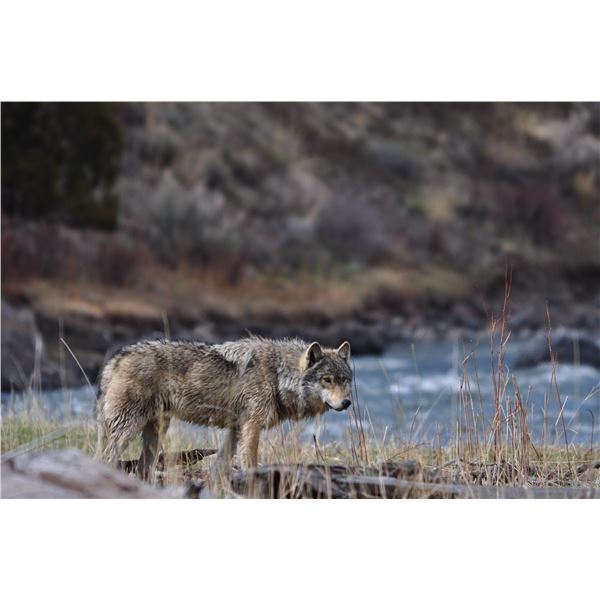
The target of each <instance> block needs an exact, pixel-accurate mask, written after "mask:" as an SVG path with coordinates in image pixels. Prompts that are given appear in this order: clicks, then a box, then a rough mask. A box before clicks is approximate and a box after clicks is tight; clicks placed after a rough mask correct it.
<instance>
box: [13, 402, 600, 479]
mask: <svg viewBox="0 0 600 600" xmlns="http://www.w3.org/2000/svg"><path fill="white" fill-rule="evenodd" d="M459 429H460V427H458V426H457V431H458V430H459ZM301 433H302V426H301V425H295V426H292V427H291V428H290V429H289V430H288V431H284V430H283V429H275V430H272V431H269V432H265V433H263V436H262V443H261V447H260V456H259V464H261V465H274V464H278V465H297V464H306V465H308V464H328V465H344V466H347V467H356V468H358V469H375V470H377V472H378V473H381V474H389V472H390V471H394V469H396V468H399V469H400V470H402V469H407V465H408V471H409V472H408V474H407V473H404V475H403V476H406V475H407V476H408V477H409V478H410V479H412V480H417V481H436V482H442V483H453V484H459V485H465V484H467V485H471V486H472V485H482V486H489V485H507V486H521V487H546V486H579V487H599V486H600V468H599V467H600V453H599V452H598V451H597V450H594V449H593V448H592V449H590V447H582V446H577V445H573V444H571V445H569V446H556V445H547V446H544V447H540V446H534V445H533V444H529V448H528V449H527V450H526V454H527V455H528V456H527V459H525V456H524V454H523V448H520V449H518V448H517V447H516V445H515V444H509V445H508V446H507V447H503V449H502V456H500V457H499V458H496V457H495V455H494V447H493V436H492V437H491V438H490V441H491V443H490V444H488V445H486V444H483V443H482V444H480V445H478V446H477V447H475V445H474V444H473V443H472V444H471V447H470V448H469V451H468V452H467V451H466V448H467V445H468V443H467V439H466V437H465V436H458V437H456V439H455V440H453V441H452V442H449V443H447V444H445V445H439V444H438V443H437V442H436V440H430V441H422V442H419V443H416V444H410V445H409V444H407V443H406V442H404V441H403V440H401V439H397V438H395V437H386V439H376V437H375V436H374V435H372V434H371V435H367V434H365V433H364V432H363V431H361V428H360V426H358V427H356V424H353V426H352V427H349V428H348V431H347V435H346V436H345V438H344V439H342V440H340V441H336V442H332V443H325V444H321V443H318V442H317V441H316V440H315V441H313V443H312V444H311V443H307V442H306V441H305V442H304V443H303V442H302V440H301ZM219 440H220V434H219V433H218V432H217V431H214V430H206V429H200V428H199V429H198V430H197V431H196V430H195V431H191V430H190V429H188V428H182V427H179V426H178V425H177V423H174V426H172V427H171V429H170V430H169V433H168V435H167V438H166V439H165V442H164V446H163V449H164V451H165V452H166V453H176V452H179V451H182V450H191V449H194V448H216V447H217V446H218V444H219ZM471 442H473V438H472V437H471ZM95 445H96V429H95V423H94V422H93V421H91V420H85V421H72V422H64V421H58V420H52V419H48V418H44V417H43V416H41V415H40V414H35V412H29V413H23V414H19V415H16V414H13V415H7V416H5V417H4V418H3V419H2V425H1V450H2V455H3V456H7V455H11V454H13V453H20V452H26V451H30V450H46V449H59V448H68V447H75V448H78V449H80V450H82V451H83V452H85V453H87V454H90V455H93V453H94V450H95ZM140 449H141V448H140V441H139V440H135V441H134V442H132V444H130V446H129V448H128V449H127V450H126V452H125V454H124V456H123V458H124V459H126V460H127V459H136V458H137V457H138V456H139V453H140ZM213 460H214V457H207V458H205V459H204V460H202V461H200V462H196V463H194V464H183V465H182V464H175V463H169V462H167V464H166V465H165V469H164V471H163V472H161V473H160V479H161V481H162V483H163V485H178V484H182V483H185V482H196V483H198V482H206V481H207V480H209V478H210V475H209V468H210V465H211V464H212V461H213ZM398 465H400V466H398ZM221 491H223V490H221Z"/></svg>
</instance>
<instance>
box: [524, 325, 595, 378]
mask: <svg viewBox="0 0 600 600" xmlns="http://www.w3.org/2000/svg"><path fill="white" fill-rule="evenodd" d="M552 351H553V353H554V355H555V356H556V360H557V362H559V363H566V364H573V363H574V362H577V361H579V363H581V364H582V365H591V366H592V367H596V368H597V369H600V346H598V344H596V342H595V341H594V340H593V339H592V338H591V337H589V336H587V335H585V334H583V333H581V332H577V331H573V330H568V329H565V330H558V331H557V332H556V333H554V334H553V335H552ZM550 361H551V357H550V350H549V348H548V339H547V337H546V335H544V334H543V333H541V332H540V333H539V334H538V335H536V336H535V337H534V338H533V339H531V340H529V341H528V342H525V343H524V344H523V346H522V347H521V348H520V350H519V353H518V355H517V358H516V360H515V363H514V368H516V369H521V368H525V367H533V366H535V365H538V364H540V363H543V362H550Z"/></svg>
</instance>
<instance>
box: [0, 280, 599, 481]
mask: <svg viewBox="0 0 600 600" xmlns="http://www.w3.org/2000/svg"><path fill="white" fill-rule="evenodd" d="M511 283H512V281H511V273H510V272H509V271H507V273H506V280H505V294H504V299H503V303H502V308H501V310H500V314H499V315H498V316H495V315H490V351H489V360H490V363H491V365H492V378H493V381H494V386H493V392H492V396H491V397H483V396H482V394H481V386H480V381H479V376H478V371H477V357H476V356H475V352H472V353H470V354H465V356H464V360H463V363H462V364H463V376H462V380H461V388H460V393H459V398H458V400H459V402H458V407H459V409H458V413H457V414H456V418H455V421H454V423H452V424H451V426H452V431H453V435H452V436H450V438H449V439H448V438H446V441H442V435H441V434H440V433H438V435H437V437H436V438H434V439H429V440H423V439H419V440H417V441H414V440H413V439H412V438H413V435H412V429H411V435H409V436H407V437H404V438H398V437H396V436H393V435H388V434H387V433H386V434H383V435H381V436H379V435H378V434H377V433H376V429H375V428H374V427H373V424H372V422H371V421H370V418H369V413H368V410H367V407H365V406H362V405H361V401H360V398H359V396H358V393H357V391H356V390H355V393H354V402H353V404H352V408H351V409H350V411H349V412H348V413H347V416H348V426H347V429H346V435H345V436H344V437H343V439H341V440H339V441H336V442H332V443H325V444H323V443H320V442H319V440H318V439H317V438H316V437H314V438H313V440H312V442H306V436H304V435H303V427H304V425H303V424H302V423H293V424H290V425H289V426H285V427H283V426H282V427H280V428H275V429H274V430H271V431H269V432H266V433H263V438H262V440H263V441H262V444H261V446H260V457H259V462H260V463H261V464H263V465H267V464H280V465H282V464H284V465H293V464H315V463H318V464H329V465H347V466H351V467H357V468H362V469H378V470H379V472H382V470H385V467H384V465H385V464H386V463H388V464H389V463H390V462H392V463H393V462H397V461H404V460H413V461H417V462H418V464H419V466H420V469H421V470H420V473H421V474H422V476H424V475H423V474H428V476H429V477H431V476H432V474H434V475H435V477H436V478H438V479H439V478H441V479H442V480H443V481H449V482H453V483H465V484H468V485H482V486H492V485H504V486H520V487H545V486H583V487H599V486H600V468H598V466H597V465H600V451H599V450H598V448H597V447H595V445H594V439H593V437H592V439H591V440H590V445H589V446H587V447H583V446H580V445H575V444H573V443H572V442H570V440H569V437H568V431H567V427H566V426H565V423H564V420H563V419H562V409H563V407H564V404H563V402H562V400H561V394H560V390H559V387H558V383H557V379H556V360H555V358H554V355H553V352H552V326H551V322H550V315H549V312H548V345H549V350H550V355H551V356H552V357H553V361H552V364H553V377H552V384H553V385H552V390H551V392H548V394H547V397H546V404H545V409H544V418H546V416H545V413H546V412H547V406H548V403H549V402H557V406H558V409H559V418H558V419H557V420H556V422H555V423H554V424H553V426H554V429H555V430H556V431H558V432H559V435H558V436H557V438H556V439H557V440H561V441H559V444H556V443H553V444H549V443H546V437H545V436H544V437H543V439H542V443H541V444H539V445H538V444H537V443H536V444H534V443H533V441H532V438H531V435H530V431H529V420H530V416H531V415H530V410H531V406H530V403H529V398H528V395H527V397H524V396H523V394H522V392H521V389H520V387H519V384H518V381H517V380H516V378H515V377H514V375H513V374H512V373H509V372H508V370H507V369H506V366H505V362H504V354H505V350H506V345H507V344H508V343H509V340H510V327H509V323H508V314H509V300H510V292H511ZM246 291H248V290H246ZM468 367H471V369H469V368H468ZM472 373H474V376H473V374H472ZM37 399H38V395H37V393H36V392H35V391H32V392H31V393H30V396H29V400H28V409H27V410H26V411H24V412H19V413H18V414H11V413H8V414H6V415H5V417H4V418H3V419H2V424H1V451H2V454H7V453H13V452H23V451H30V450H36V449H45V448H62V447H76V448H79V449H81V450H83V451H84V452H86V453H88V454H93V453H94V450H95V444H96V433H95V423H94V422H93V421H92V420H84V421H81V420H73V419H70V418H68V415H67V418H66V419H63V420H52V419H48V418H47V417H45V416H44V415H43V414H42V412H41V410H40V409H39V402H38V400H37ZM490 406H491V407H492V408H493V410H492V413H491V418H490V417H488V416H487V415H488V414H489V411H486V408H488V407H490ZM415 416H416V415H415ZM546 428H547V426H546V425H544V431H546ZM415 437H416V436H415ZM219 442H220V434H219V433H218V432H216V431H215V430H207V429H205V428H191V427H182V426H181V425H179V424H177V422H174V425H172V427H171V428H170V430H169V433H168V435H167V438H166V439H165V440H164V444H163V450H164V451H165V452H176V451H181V450H191V449H193V448H199V447H201V448H216V447H218V445H219ZM596 446H597V442H596ZM140 450H141V448H140V441H139V440H136V441H134V442H133V443H132V444H131V445H130V447H129V448H128V449H127V451H126V453H125V455H124V457H123V458H124V459H136V458H137V457H138V456H139V454H140ZM212 460H214V458H207V459H204V460H203V461H202V463H199V464H197V465H194V466H191V467H190V466H187V467H181V466H177V465H170V466H169V465H168V464H167V468H166V470H165V472H164V473H163V474H162V479H163V482H164V484H167V485H170V484H178V483H182V481H185V480H188V481H189V480H194V479H201V480H202V479H204V478H205V476H206V475H207V471H208V469H207V467H208V466H209V465H210V463H211V462H212Z"/></svg>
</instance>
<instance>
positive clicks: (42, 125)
mask: <svg viewBox="0 0 600 600" xmlns="http://www.w3.org/2000/svg"><path fill="white" fill-rule="evenodd" d="M122 145H123V139H122V132H121V125H120V122H119V119H118V117H117V112H116V108H115V107H114V106H113V105H112V104H106V103H21V102H19V103H3V105H2V207H3V210H4V211H5V212H6V213H7V214H10V215H17V216H21V217H25V218H28V219H42V218H53V219H55V220H59V221H63V222H65V223H68V224H71V225H74V226H77V227H97V228H100V229H114V227H115V225H116V221H117V204H118V201H117V196H116V194H115V193H114V192H113V190H112V186H113V183H114V180H115V178H116V176H117V173H118V169H119V164H120V157H121V151H122Z"/></svg>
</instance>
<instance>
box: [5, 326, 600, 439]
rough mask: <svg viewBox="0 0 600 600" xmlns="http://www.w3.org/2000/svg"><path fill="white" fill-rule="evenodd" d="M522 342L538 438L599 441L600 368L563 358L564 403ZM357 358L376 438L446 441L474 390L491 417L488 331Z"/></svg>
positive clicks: (343, 422)
mask: <svg viewBox="0 0 600 600" xmlns="http://www.w3.org/2000/svg"><path fill="white" fill-rule="evenodd" d="M519 344H520V342H519V341H517V340H515V341H511V342H510V343H509V344H508V345H507V349H506V352H505V359H506V360H505V365H506V367H505V368H506V374H508V375H509V377H508V379H509V380H510V383H509V385H508V387H507V394H508V395H509V397H511V398H514V392H515V387H514V383H513V379H512V377H513V376H514V378H515V380H516V383H517V384H518V386H519V388H520V390H521V394H522V397H523V402H524V404H525V405H526V407H527V412H528V426H529V429H530V433H531V437H532V440H533V441H534V443H535V442H538V443H540V442H543V443H560V444H562V443H564V435H565V434H564V428H563V426H565V427H566V431H567V438H568V441H569V442H570V443H575V444H580V445H583V446H589V445H590V443H591V442H592V436H593V439H594V440H595V443H597V441H598V439H599V437H600V370H598V369H595V368H593V367H590V366H586V365H576V364H559V365H557V367H556V384H557V385H558V390H559V393H560V399H561V403H562V404H559V401H558V398H557V394H556V387H557V386H556V384H555V382H554V379H553V369H552V365H551V364H550V363H544V364H540V365H538V366H536V367H534V368H528V369H520V370H515V371H511V364H512V363H513V362H514V357H515V355H516V353H517V352H518V348H519ZM473 351H474V353H473ZM465 357H467V360H466V362H465ZM463 363H464V367H463ZM353 365H354V371H355V383H356V394H357V396H358V402H357V401H356V398H355V399H354V408H358V416H359V417H360V420H361V423H362V426H363V428H364V429H365V431H366V433H367V436H374V437H375V439H377V440H383V439H384V438H385V437H387V436H394V435H395V436H399V437H400V438H401V439H404V440H409V441H410V442H414V443H421V442H432V441H433V440H438V441H439V440H441V441H443V442H447V441H448V440H450V439H451V438H452V436H453V435H454V434H455V432H456V423H457V419H462V418H463V410H462V408H461V402H460V399H461V395H462V398H463V399H464V398H467V397H468V395H469V393H470V395H471V397H472V398H473V408H474V410H476V411H477V412H479V413H482V414H483V415H485V418H486V419H487V420H488V422H489V421H490V419H491V415H492V413H493V400H492V399H493V390H494V383H493V381H492V372H493V371H492V365H491V361H490V349H489V342H486V340H485V338H482V339H481V340H480V341H479V343H477V342H475V341H470V342H460V343H459V342H458V341H441V342H440V341H436V342H416V343H414V344H408V343H407V344H398V345H395V346H392V347H390V348H388V350H387V351H386V352H385V353H384V354H383V355H380V356H357V357H355V358H353ZM469 389H470V392H469V391H468V390H469ZM94 398H95V393H94V391H93V390H92V389H90V388H81V389H71V390H56V391H43V392H41V394H39V395H38V396H36V397H35V399H34V400H33V402H34V403H35V404H36V405H37V406H38V408H39V409H40V410H41V411H42V412H43V413H44V414H45V415H46V416H48V417H51V418H56V419H60V420H67V421H72V420H81V419H90V418H92V417H93V414H94ZM31 402H32V399H31V395H24V394H21V395H18V394H7V393H3V394H2V415H3V416H5V415H6V414H8V412H9V411H11V412H17V413H18V412H20V411H23V410H25V409H28V408H30V407H31ZM469 406H470V404H469ZM561 406H562V413H561ZM469 410H471V409H469ZM351 411H352V409H350V411H348V413H334V412H332V411H330V412H329V413H327V414H326V415H325V416H324V417H323V418H321V419H320V420H319V421H318V422H312V423H307V424H306V427H305V428H304V436H305V438H306V439H312V435H313V433H317V434H318V436H319V439H320V440H322V441H328V440H335V439H340V438H342V437H343V436H345V435H346V434H347V432H348V427H349V423H350V421H351V420H353V418H354V413H352V412H351Z"/></svg>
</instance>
